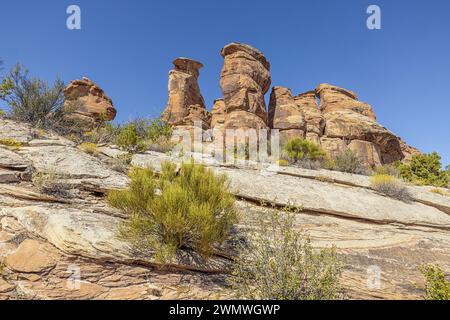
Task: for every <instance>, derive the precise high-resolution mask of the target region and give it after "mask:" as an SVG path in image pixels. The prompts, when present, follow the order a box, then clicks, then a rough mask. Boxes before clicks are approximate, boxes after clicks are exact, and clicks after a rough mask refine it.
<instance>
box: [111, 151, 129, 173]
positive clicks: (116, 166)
mask: <svg viewBox="0 0 450 320" xmlns="http://www.w3.org/2000/svg"><path fill="white" fill-rule="evenodd" d="M132 160H133V155H132V154H131V153H125V154H121V155H118V156H116V157H115V158H111V159H108V160H107V164H108V165H109V166H110V167H111V169H112V170H114V171H117V172H120V173H128V170H129V168H130V164H131V161H132Z"/></svg>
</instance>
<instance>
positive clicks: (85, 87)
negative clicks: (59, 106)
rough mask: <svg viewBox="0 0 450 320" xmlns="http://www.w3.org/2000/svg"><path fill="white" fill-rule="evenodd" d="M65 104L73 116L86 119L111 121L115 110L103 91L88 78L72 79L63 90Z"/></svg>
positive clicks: (115, 112) (114, 115)
mask: <svg viewBox="0 0 450 320" xmlns="http://www.w3.org/2000/svg"><path fill="white" fill-rule="evenodd" d="M64 97H65V106H66V107H67V108H70V109H74V110H73V114H74V116H75V117H77V118H80V119H83V120H88V121H105V120H106V121H111V120H114V118H115V117H116V114H117V111H116V109H115V108H114V105H113V102H112V100H111V99H110V98H109V97H108V96H106V94H105V92H104V91H103V90H102V89H101V88H100V87H99V86H98V85H96V84H95V83H94V82H92V81H91V80H89V79H88V78H85V77H84V78H83V79H81V80H74V81H72V82H70V83H69V85H68V86H67V87H66V89H65V90H64Z"/></svg>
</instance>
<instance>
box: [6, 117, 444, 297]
mask: <svg viewBox="0 0 450 320" xmlns="http://www.w3.org/2000/svg"><path fill="white" fill-rule="evenodd" d="M11 124H12V123H11V122H8V123H7V125H11ZM18 126H19V124H18ZM0 128H1V127H0ZM23 129H24V130H23V131H22V134H23V135H24V136H23V140H24V141H26V140H28V134H29V131H28V129H30V128H27V127H26V126H25V127H23ZM13 134H14V135H16V136H17V135H20V134H18V132H17V131H15V132H14V133H13ZM31 136H32V135H31ZM33 140H34V139H31V140H30V141H29V142H28V143H27V144H26V145H25V146H24V147H22V148H20V149H19V150H7V152H5V153H4V154H3V155H2V156H1V157H0V159H2V161H3V164H4V166H5V168H7V169H6V170H13V171H14V170H19V169H21V168H23V167H28V166H32V167H33V170H35V171H38V172H56V173H57V175H58V176H59V177H60V179H62V180H63V181H64V182H65V183H66V184H68V185H70V188H73V189H74V190H77V192H73V196H72V197H71V198H60V197H57V196H52V195H46V194H41V193H40V192H39V191H38V190H37V189H36V186H34V185H33V184H31V183H30V182H27V181H17V182H15V183H3V182H2V183H0V203H1V206H0V260H2V261H4V263H5V267H4V269H3V273H2V275H1V276H0V298H1V299H19V298H21V299H23V298H25V299H168V298H175V299H177V298H178V299H211V298H223V299H227V298H231V297H230V295H229V292H228V291H227V287H226V286H225V283H224V281H223V279H224V276H225V275H226V273H227V272H228V271H229V270H230V267H231V260H230V259H229V258H227V256H228V257H229V255H232V254H233V247H232V246H231V243H227V244H225V245H224V246H223V247H221V248H220V254H217V255H214V256H213V257H212V259H211V260H209V261H205V260H203V259H201V258H200V257H198V256H196V255H195V254H194V253H192V252H189V251H182V252H180V254H179V255H177V257H175V258H174V260H173V261H172V262H171V263H170V265H169V266H168V267H167V266H166V268H164V269H161V265H159V264H158V262H157V261H155V260H154V258H153V256H152V254H151V253H149V254H147V255H139V254H136V253H135V252H133V250H131V248H130V247H129V245H128V244H127V243H125V242H123V241H122V240H121V239H120V238H118V237H117V230H118V227H119V225H120V223H121V221H122V220H123V218H125V216H124V214H123V213H122V212H120V211H118V210H115V209H112V208H110V207H108V206H107V205H106V203H105V200H104V199H103V197H102V194H103V193H104V192H105V191H106V190H107V189H111V188H124V187H126V185H127V182H128V179H127V178H126V177H125V176H123V175H121V174H119V173H115V172H113V171H111V169H109V168H108V167H107V166H106V164H105V163H106V162H103V161H101V159H98V158H95V157H92V156H88V155H86V154H84V153H82V152H81V151H80V150H78V149H77V148H76V146H73V145H71V144H70V143H69V142H66V143H64V139H62V138H58V137H55V136H52V137H51V138H50V137H41V138H40V139H39V140H40V141H41V142H39V143H36V144H35V146H34V147H33V146H31V145H32V143H31V142H32V141H33ZM44 141H46V142H45V143H44ZM101 150H102V151H101V152H102V154H103V155H104V156H105V157H108V156H107V155H110V156H111V157H113V156H114V155H116V154H117V152H113V151H114V149H111V148H109V149H108V148H107V147H103V148H102V149H101ZM46 155H47V156H46ZM192 156H195V155H194V154H192ZM194 158H195V157H194ZM11 159H15V160H14V161H15V164H14V165H13V167H9V166H10V164H11V162H14V161H11ZM167 160H170V161H173V162H175V163H180V162H181V161H183V159H181V158H176V157H173V156H170V155H165V154H160V153H156V152H150V153H146V154H138V155H135V156H134V157H133V161H132V165H135V166H142V167H147V166H148V165H151V166H152V167H153V168H155V169H156V170H160V167H161V163H162V162H164V161H167ZM185 160H187V159H185ZM71 163H73V164H71ZM205 164H206V165H207V166H208V167H211V168H213V170H215V171H216V172H217V173H223V174H226V175H227V176H228V177H229V178H230V182H231V187H232V191H233V193H235V195H236V196H237V197H238V199H239V201H238V202H237V208H238V210H239V212H240V216H241V221H240V223H239V226H238V228H237V231H238V232H240V231H241V230H243V229H246V228H252V227H253V226H254V225H255V224H257V221H259V219H261V218H262V217H264V216H269V215H270V214H271V212H272V211H274V210H275V211H277V210H282V209H281V208H283V207H284V206H290V207H295V208H297V209H299V210H300V211H299V213H297V214H296V216H295V228H298V229H299V230H303V231H307V232H308V234H309V235H310V237H311V239H312V242H313V245H314V246H317V247H324V246H329V245H331V244H336V246H337V247H338V251H339V254H340V255H342V256H343V258H345V261H346V267H345V272H344V275H343V284H344V287H345V288H346V290H347V293H348V295H349V297H350V298H375V299H382V298H388V299H405V298H406V299H417V298H421V295H422V294H423V291H422V290H420V289H418V287H420V286H422V284H423V278H422V276H421V275H420V272H419V271H418V267H419V266H420V265H421V264H423V263H428V262H432V263H439V264H441V265H442V266H443V267H444V269H445V271H447V272H448V271H450V270H449V269H448V266H450V261H449V257H448V254H447V253H448V252H449V250H450V237H449V234H448V231H449V230H450V216H449V213H450V200H449V199H450V198H448V197H444V196H441V195H437V194H434V193H431V192H430V190H429V188H424V187H408V189H409V191H410V192H411V194H412V195H413V198H414V200H413V201H411V202H409V203H405V202H401V201H398V200H394V199H391V198H387V197H385V196H383V195H380V194H378V193H376V192H375V191H373V190H370V187H369V184H370V182H369V178H368V177H365V176H358V175H350V174H344V173H339V172H332V171H327V170H320V171H313V170H305V169H299V168H295V167H285V168H278V167H273V168H272V167H262V168H259V169H256V168H254V169H252V168H250V167H240V166H235V165H234V166H224V165H223V164H221V163H218V162H215V161H214V159H210V160H208V161H206V162H205ZM101 181H103V182H101ZM93 184H97V188H92V185H93ZM255 185H257V186H258V188H255ZM100 186H102V188H101V187H100ZM266 204H268V205H266ZM277 208H280V209H277ZM374 265H376V266H377V267H378V268H380V270H381V274H382V277H381V286H380V287H379V288H369V287H367V285H366V283H367V276H368V273H367V272H368V268H370V267H373V266H374ZM74 277H75V278H74ZM77 277H79V280H77Z"/></svg>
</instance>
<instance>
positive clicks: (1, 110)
mask: <svg viewBox="0 0 450 320" xmlns="http://www.w3.org/2000/svg"><path fill="white" fill-rule="evenodd" d="M5 116H6V113H5V111H3V109H0V119H1V118H4V117H5Z"/></svg>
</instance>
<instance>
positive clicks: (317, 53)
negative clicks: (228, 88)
mask: <svg viewBox="0 0 450 320" xmlns="http://www.w3.org/2000/svg"><path fill="white" fill-rule="evenodd" d="M70 4H77V5H79V6H80V7H81V10H82V29H81V30H79V31H69V30H68V29H67V28H66V18H67V14H66V8H67V7H68V6H69V5H70ZM370 4H377V5H379V6H380V7H381V12H382V29H381V30H375V31H371V30H368V29H367V27H366V19H367V17H368V15H367V14H366V9H367V7H368V6H369V5H370ZM0 10H1V11H0V57H1V58H3V60H5V62H6V66H7V67H11V66H12V65H13V64H14V63H16V62H18V61H19V62H21V63H23V64H24V65H26V66H27V67H28V68H29V69H30V72H31V73H32V74H33V75H36V76H39V77H41V78H44V79H46V80H48V81H52V80H53V79H54V78H55V77H60V78H62V79H63V80H64V81H65V82H69V81H70V80H72V79H77V78H80V77H82V76H88V77H89V78H91V79H92V80H93V81H95V82H97V83H98V84H99V85H100V86H101V87H102V88H103V89H104V90H105V91H106V93H107V94H108V95H109V96H110V97H111V98H112V99H113V101H114V104H115V106H116V108H117V109H118V118H117V120H118V121H124V120H127V119H130V118H133V117H137V116H158V115H159V114H160V113H161V112H162V111H163V109H164V106H165V104H166V102H167V77H168V72H169V70H170V69H171V67H172V64H171V62H172V60H173V59H174V58H176V57H179V56H187V57H191V58H194V59H197V60H199V61H201V62H202V63H203V64H204V68H203V69H202V70H201V76H200V87H201V90H202V94H203V96H204V97H205V101H206V103H207V105H208V107H211V105H212V103H213V100H214V99H216V98H219V97H221V91H220V87H219V78H220V70H221V67H222V63H223V59H222V57H221V56H220V55H219V52H220V49H221V48H222V47H223V46H224V45H225V44H227V43H229V42H232V41H238V42H244V43H249V44H251V45H253V46H255V47H257V48H259V49H260V50H261V51H262V52H263V53H264V54H265V55H266V57H267V59H268V60H269V61H270V62H271V65H272V70H271V74H272V84H273V85H277V86H287V87H290V88H291V89H292V91H293V93H295V94H297V93H300V92H303V91H306V90H309V89H312V88H315V87H316V86H317V85H318V84H320V83H322V82H328V83H332V84H335V85H339V86H343V87H345V88H348V89H351V90H353V91H356V92H357V93H358V94H359V96H360V100H362V101H366V102H368V103H370V104H371V105H372V106H373V108H374V109H375V112H376V114H377V116H378V120H379V121H380V123H382V124H383V125H384V126H386V127H387V128H389V129H390V130H392V131H393V132H395V133H396V134H398V135H400V136H401V137H403V139H404V140H405V141H407V142H408V143H409V144H411V145H413V146H416V147H418V148H419V149H421V150H422V151H424V152H431V151H434V150H436V151H438V152H439V153H440V154H441V155H442V156H443V159H444V161H443V162H444V163H445V164H450V147H449V146H450V143H449V139H450V125H449V123H450V19H449V15H450V1H448V0H428V1H426V0H416V1H414V0H409V1H406V0H395V1H392V0H391V1H377V0H370V1H366V0H345V1H337V0H314V1H312V0H308V1H304V0H297V1H283V0H279V1H263V0H258V1H257V0H254V1H253V0H252V1H243V0H240V1H239V0H227V1H214V0H208V1H200V0H191V1H181V0H171V1H162V0H160V1H149V0H128V1H124V0H109V1H107V0H81V1H77V0H70V1H65V0H41V1H29V0H15V1H2V4H1V5H0ZM267 101H268V99H267ZM2 106H3V107H4V105H1V104H0V107H2Z"/></svg>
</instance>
